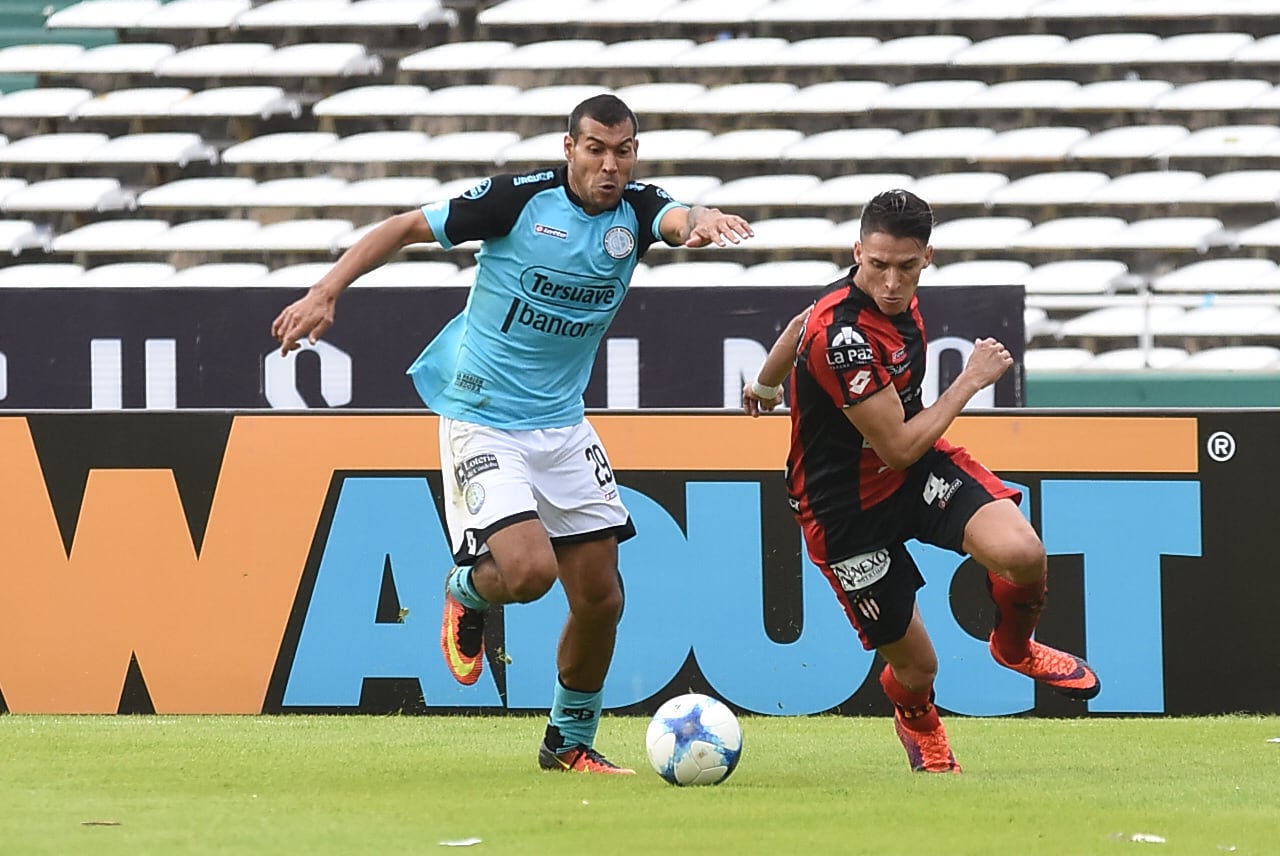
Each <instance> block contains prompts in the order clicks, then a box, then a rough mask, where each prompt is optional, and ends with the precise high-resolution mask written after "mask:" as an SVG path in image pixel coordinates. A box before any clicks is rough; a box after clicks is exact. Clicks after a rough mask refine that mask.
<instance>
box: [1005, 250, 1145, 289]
mask: <svg viewBox="0 0 1280 856" xmlns="http://www.w3.org/2000/svg"><path fill="white" fill-rule="evenodd" d="M1128 278H1129V266H1128V265H1126V264H1125V263H1124V262H1122V261H1118V260H1116V259H1064V260H1062V261H1055V262H1045V263H1044V264H1041V265H1037V266H1036V267H1034V268H1032V269H1031V272H1030V273H1029V274H1027V278H1026V281H1025V282H1024V283H1023V284H1024V285H1025V286H1026V290H1027V294H1028V296H1030V295H1041V294H1059V295H1069V294H1110V293H1112V292H1114V291H1116V290H1117V289H1118V288H1120V287H1121V286H1123V285H1125V284H1126V283H1127V282H1128Z"/></svg>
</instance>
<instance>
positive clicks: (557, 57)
mask: <svg viewBox="0 0 1280 856" xmlns="http://www.w3.org/2000/svg"><path fill="white" fill-rule="evenodd" d="M603 50H604V42H602V41H601V40H600V39H545V40H542V41H535V42H529V43H527V44H523V45H516V47H515V48H514V49H513V50H511V51H509V52H508V53H504V54H502V55H500V56H495V57H493V58H492V59H490V61H489V62H490V67H491V68H497V69H503V70H505V71H546V70H550V69H561V68H564V64H565V61H566V58H568V57H573V61H574V62H578V61H584V62H589V61H590V58H591V55H592V54H595V53H598V52H600V51H603Z"/></svg>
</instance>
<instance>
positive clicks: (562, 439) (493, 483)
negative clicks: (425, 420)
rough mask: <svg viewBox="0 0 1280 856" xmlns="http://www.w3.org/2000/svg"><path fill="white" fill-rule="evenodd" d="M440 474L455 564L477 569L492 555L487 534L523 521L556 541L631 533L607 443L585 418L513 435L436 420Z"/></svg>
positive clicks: (620, 538) (566, 541) (585, 539)
mask: <svg viewBox="0 0 1280 856" xmlns="http://www.w3.org/2000/svg"><path fill="white" fill-rule="evenodd" d="M440 470H441V473H442V475H443V476H444V479H443V481H444V491H445V506H444V507H445V521H446V523H447V524H448V527H449V544H450V547H451V548H452V550H453V557H454V561H456V562H457V563H458V564H461V565H469V564H474V563H475V561H476V559H477V558H478V557H480V556H482V555H484V554H485V553H487V552H488V551H489V547H488V545H487V544H486V543H485V542H486V541H487V540H488V538H489V536H490V535H492V534H493V533H494V532H497V531H499V530H500V529H503V528H505V527H507V526H510V525H512V524H513V523H519V522H521V521H523V520H534V519H537V520H540V521H542V525H543V526H544V527H545V528H546V530H547V534H548V535H549V536H550V537H551V540H552V542H553V543H554V542H560V543H572V542H573V541H590V540H595V539H597V538H607V537H617V539H618V541H619V542H622V541H625V540H627V539H628V538H630V537H631V536H633V535H635V531H636V530H635V527H634V526H633V525H632V523H631V515H630V514H628V513H627V509H626V507H625V506H623V504H622V498H621V497H620V496H619V494H618V483H617V481H615V480H614V475H613V468H612V467H611V466H610V465H609V459H608V457H606V455H605V452H604V446H603V445H602V444H601V442H600V437H599V436H598V435H597V434H596V430H595V428H593V427H591V423H590V422H588V421H586V420H585V419H584V420H583V421H582V422H580V423H578V424H577V425H572V426H569V427H567V428H537V429H531V430H525V431H510V430H507V429H503V428H490V427H488V426H486V425H476V424H475V423H472V422H461V421H459V420H456V419H448V418H445V417H441V418H440ZM451 474H452V475H451Z"/></svg>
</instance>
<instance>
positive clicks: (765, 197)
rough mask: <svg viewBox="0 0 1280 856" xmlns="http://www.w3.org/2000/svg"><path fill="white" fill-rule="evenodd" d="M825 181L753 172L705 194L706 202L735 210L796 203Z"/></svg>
mask: <svg viewBox="0 0 1280 856" xmlns="http://www.w3.org/2000/svg"><path fill="white" fill-rule="evenodd" d="M821 183H822V179H820V178H818V176H816V175H806V174H803V173H800V174H794V175H753V176H749V177H747V178H739V179H735V180H732V181H726V182H724V183H723V184H721V185H720V186H719V187H717V188H715V189H714V190H710V191H708V192H707V193H705V194H704V195H703V196H702V199H701V202H702V204H703V205H711V206H713V207H716V208H721V209H724V210H732V209H735V208H737V207H739V206H744V205H780V206H781V205H788V206H789V205H794V204H796V200H797V199H798V198H799V197H800V196H801V195H802V194H804V193H805V192H806V191H809V190H812V189H814V188H815V187H817V186H818V185H820V184H821Z"/></svg>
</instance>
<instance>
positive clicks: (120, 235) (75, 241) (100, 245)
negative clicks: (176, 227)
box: [50, 219, 169, 253]
mask: <svg viewBox="0 0 1280 856" xmlns="http://www.w3.org/2000/svg"><path fill="white" fill-rule="evenodd" d="M168 230H169V221H168V220H143V219H128V220H102V221H99V222H97V223H90V224H89V225H87V226H81V227H80V228H79V229H73V230H71V231H70V232H64V233H63V234H61V235H57V236H55V237H54V239H53V242H52V244H51V245H50V248H51V249H52V250H53V252H55V253H140V252H149V251H150V250H151V249H152V248H153V247H154V241H155V239H156V238H157V237H159V236H160V235H163V234H164V233H165V232H167V231H168Z"/></svg>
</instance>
